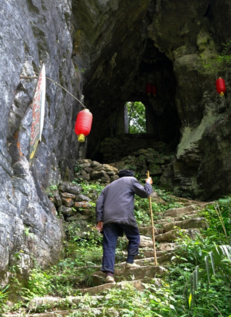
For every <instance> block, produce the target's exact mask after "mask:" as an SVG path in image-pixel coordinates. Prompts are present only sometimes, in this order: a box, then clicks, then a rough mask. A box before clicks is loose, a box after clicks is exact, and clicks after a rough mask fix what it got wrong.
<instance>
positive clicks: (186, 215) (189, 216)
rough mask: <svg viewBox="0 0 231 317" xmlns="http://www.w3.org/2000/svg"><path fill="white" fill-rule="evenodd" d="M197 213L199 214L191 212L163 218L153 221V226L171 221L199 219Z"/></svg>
mask: <svg viewBox="0 0 231 317" xmlns="http://www.w3.org/2000/svg"><path fill="white" fill-rule="evenodd" d="M199 212H200V210H193V211H191V212H190V213H186V214H183V215H180V216H178V217H170V216H166V217H163V218H162V219H159V220H155V221H154V224H155V225H162V224H163V223H168V222H172V221H180V220H185V219H190V218H196V217H200V216H199Z"/></svg>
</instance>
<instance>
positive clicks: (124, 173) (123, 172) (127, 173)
mask: <svg viewBox="0 0 231 317" xmlns="http://www.w3.org/2000/svg"><path fill="white" fill-rule="evenodd" d="M118 176H119V178H121V177H124V176H133V177H134V172H133V171H130V170H121V171H119V173H118Z"/></svg>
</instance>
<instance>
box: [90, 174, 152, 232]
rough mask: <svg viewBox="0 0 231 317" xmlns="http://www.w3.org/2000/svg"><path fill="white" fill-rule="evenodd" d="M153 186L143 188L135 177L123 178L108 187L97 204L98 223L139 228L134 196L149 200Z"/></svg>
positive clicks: (146, 185)
mask: <svg viewBox="0 0 231 317" xmlns="http://www.w3.org/2000/svg"><path fill="white" fill-rule="evenodd" d="M152 191H153V189H152V186H151V185H150V184H148V183H146V184H145V185H144V186H142V185H141V184H140V183H139V182H138V181H137V179H136V178H135V177H128V176H126V177H121V178H119V179H117V180H116V181H114V182H112V183H111V184H109V185H107V186H106V187H105V188H104V189H103V190H102V192H101V194H100V196H99V198H98V200H97V203H96V222H99V221H103V223H104V224H106V223H110V222H113V223H121V224H125V225H129V226H132V227H137V223H136V219H135V216H134V211H133V209H134V195H135V194H137V195H138V196H140V197H141V198H147V197H149V196H150V194H151V193H152Z"/></svg>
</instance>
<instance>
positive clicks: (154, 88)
mask: <svg viewBox="0 0 231 317" xmlns="http://www.w3.org/2000/svg"><path fill="white" fill-rule="evenodd" d="M152 94H153V96H154V97H156V86H155V85H152Z"/></svg>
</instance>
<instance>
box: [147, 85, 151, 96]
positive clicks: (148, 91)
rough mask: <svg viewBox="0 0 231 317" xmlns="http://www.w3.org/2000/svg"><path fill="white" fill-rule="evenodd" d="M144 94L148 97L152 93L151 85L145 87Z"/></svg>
mask: <svg viewBox="0 0 231 317" xmlns="http://www.w3.org/2000/svg"><path fill="white" fill-rule="evenodd" d="M146 93H147V94H148V95H149V96H150V94H151V93H152V84H147V85H146Z"/></svg>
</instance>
